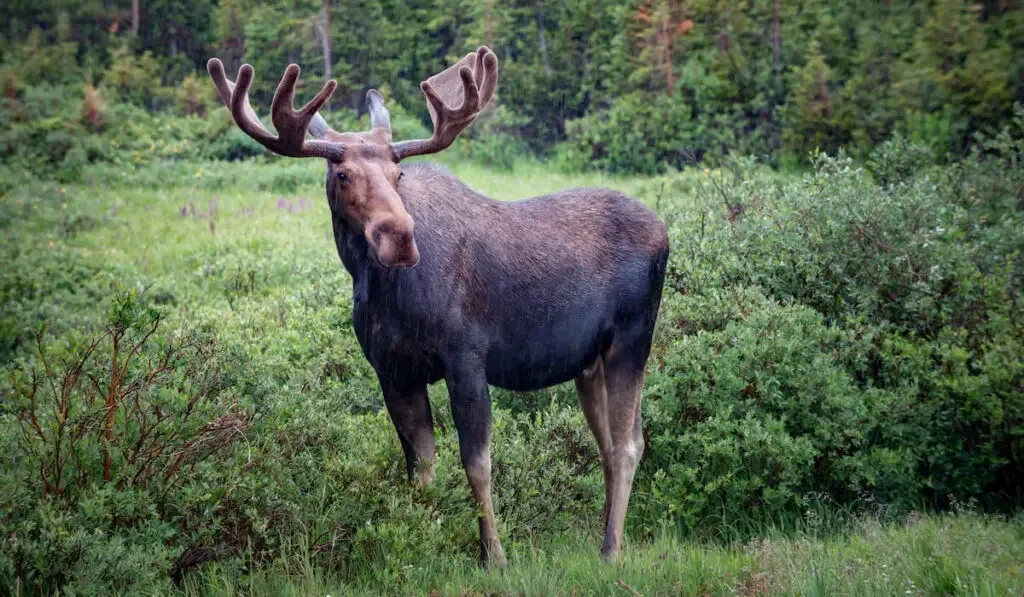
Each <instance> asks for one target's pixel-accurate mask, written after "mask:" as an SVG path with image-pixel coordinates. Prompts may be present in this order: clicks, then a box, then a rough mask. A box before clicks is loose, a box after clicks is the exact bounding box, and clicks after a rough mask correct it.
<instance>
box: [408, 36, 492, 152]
mask: <svg viewBox="0 0 1024 597" xmlns="http://www.w3.org/2000/svg"><path fill="white" fill-rule="evenodd" d="M456 76H457V79H456ZM497 84H498V57H497V56H495V55H494V52H492V51H491V49H490V48H488V47H487V46H481V47H480V49H478V50H477V51H476V52H474V53H472V54H467V55H466V56H465V57H464V58H463V59H462V60H460V61H458V62H457V63H455V64H454V65H452V66H450V67H448V68H447V69H445V70H444V71H442V72H440V73H438V74H436V75H434V76H433V77H431V78H429V79H427V80H426V81H424V82H423V83H421V84H420V89H421V90H422V91H423V95H424V97H425V98H426V99H427V109H428V110H429V112H430V118H431V120H432V121H433V122H434V134H433V136H431V138H430V139H417V140H414V141H401V142H398V143H392V148H393V149H394V152H395V156H396V157H397V158H398V159H400V160H401V159H403V158H406V157H409V156H413V155H423V154H428V153H437V152H438V151H441V150H443V149H445V148H446V147H448V146H449V145H451V144H452V143H453V142H454V141H455V139H456V138H457V137H458V136H459V134H460V133H461V132H462V131H463V130H464V129H465V128H466V127H468V126H469V125H470V124H471V123H472V122H473V121H474V120H475V119H476V117H477V116H479V114H480V111H481V110H482V109H483V108H484V106H486V105H487V103H488V102H489V101H490V100H491V98H492V97H493V96H494V90H495V88H496V87H497ZM460 96H461V97H460ZM460 100H461V102H460ZM453 104H454V105H457V107H454V108H453V107H451V106H452V105H453Z"/></svg>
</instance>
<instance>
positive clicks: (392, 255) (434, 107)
mask: <svg viewBox="0 0 1024 597" xmlns="http://www.w3.org/2000/svg"><path fill="white" fill-rule="evenodd" d="M207 69H208V70H209V72H210V76H211V77H212V78H213V82H214V84H215V85H216V86H217V92H218V93H219V94H220V97H221V99H222V100H223V101H224V104H225V105H226V106H228V108H229V109H230V110H231V116H232V117H233V118H234V120H235V123H236V124H238V127H239V128H240V129H242V131H244V132H245V133H246V134H247V135H249V136H250V137H252V138H253V139H255V140H256V141H258V142H259V143H260V144H262V145H263V146H264V147H266V148H267V149H269V150H270V151H273V152H274V153H278V154H280V155H283V156H288V157H293V158H323V159H325V160H327V180H328V183H327V188H328V200H329V201H330V203H331V206H332V208H333V209H337V210H338V211H339V212H340V213H343V214H344V217H345V218H346V219H347V220H348V221H349V224H350V225H351V226H353V227H354V228H355V229H356V230H359V231H361V232H362V234H363V236H364V237H365V238H366V242H367V243H369V245H370V247H372V249H373V254H374V255H375V257H376V259H377V260H378V262H379V263H380V264H381V265H383V266H384V267H412V266H415V265H416V264H417V263H418V262H419V259H420V253H419V248H418V247H417V246H416V238H415V235H414V227H415V222H414V221H413V219H412V217H410V216H409V214H408V213H407V212H406V210H405V207H404V206H403V204H402V200H401V198H400V197H399V195H398V192H397V186H398V181H399V179H400V178H401V177H402V171H401V169H400V168H399V167H398V163H399V162H401V161H402V160H403V159H405V158H407V157H410V156H415V155H426V154H431V153H437V152H439V151H442V150H444V149H445V148H447V147H448V146H449V145H451V144H452V142H453V141H455V139H456V137H458V136H459V133H461V132H462V130H463V129H465V128H466V127H468V126H469V125H470V124H471V123H472V122H473V121H474V120H476V117H477V116H478V115H479V114H480V112H481V110H482V109H483V108H484V107H485V106H486V105H487V103H488V102H489V101H491V97H492V96H493V95H494V89H495V87H496V86H497V83H498V59H497V57H496V56H495V55H494V52H492V51H491V50H490V49H489V48H487V47H481V48H480V49H479V50H477V51H476V52H473V53H470V54H467V55H466V56H465V57H464V58H462V60H460V61H458V62H457V63H455V64H454V65H452V66H451V67H449V68H447V69H446V70H444V71H442V72H440V73H438V74H436V75H434V76H433V77H430V78H429V79H427V80H426V81H424V82H423V83H421V84H420V89H421V90H422V91H423V95H424V96H425V97H426V98H427V109H428V110H429V111H430V118H431V120H433V123H434V133H433V135H432V136H431V137H430V138H429V139H416V140H411V141H398V142H395V141H393V140H392V139H391V117H390V115H389V114H388V110H387V108H385V107H384V97H383V96H382V95H381V94H380V93H379V92H378V91H377V90H376V89H371V90H370V91H369V92H367V94H366V106H367V109H368V111H369V114H370V130H369V131H364V132H356V133H353V132H338V131H336V130H334V129H332V128H331V127H330V126H329V125H328V124H327V122H326V121H325V120H324V118H323V117H322V116H320V114H319V111H320V108H322V107H323V105H324V104H325V103H326V102H327V100H328V99H330V97H331V94H333V93H334V89H335V88H336V87H337V83H336V82H335V81H333V80H332V81H328V82H327V83H326V84H325V85H324V87H323V89H321V90H320V92H319V93H318V94H316V96H315V97H314V98H313V99H311V100H310V101H309V102H308V103H307V104H306V105H304V106H302V107H301V108H299V109H298V110H296V109H295V106H294V96H295V83H296V81H297V80H298V78H299V72H300V69H299V66H298V65H297V64H291V65H289V66H288V68H286V69H285V71H284V76H283V77H282V78H281V82H280V83H278V85H277V91H275V92H274V99H273V101H272V102H271V105H270V114H271V121H272V122H273V123H274V128H275V129H277V135H276V136H275V135H273V134H271V133H270V132H269V131H267V129H266V128H265V127H264V126H263V124H262V123H261V122H260V119H259V117H258V116H257V115H256V112H255V111H254V110H253V109H252V106H251V105H250V104H249V86H250V85H251V84H252V78H253V69H252V66H250V65H248V64H245V65H243V66H242V68H241V69H239V71H238V78H237V80H236V81H235V82H234V83H232V82H231V81H230V80H228V78H227V76H226V75H225V74H224V64H223V63H221V61H220V60H219V59H217V58H213V59H211V60H210V61H209V63H208V64H207ZM453 106H454V107H453ZM307 133H308V134H309V135H311V136H312V137H313V139H306V135H307Z"/></svg>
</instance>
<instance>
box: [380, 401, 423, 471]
mask: <svg viewBox="0 0 1024 597" xmlns="http://www.w3.org/2000/svg"><path fill="white" fill-rule="evenodd" d="M381 388H382V389H383V391H384V404H385V405H386V406H387V408H388V414H389V415H390V416H391V422H392V423H394V424H395V430H396V431H397V432H398V439H399V441H400V442H401V443H402V451H403V452H405V465H406V473H407V474H408V476H409V481H410V482H413V481H415V482H416V483H417V484H418V485H420V486H421V487H423V486H426V485H429V484H430V483H431V482H432V481H433V480H434V460H435V452H436V449H435V446H434V421H433V417H432V416H431V412H430V399H429V398H428V397H427V387H426V386H422V387H418V388H416V389H413V390H405V391H402V390H398V389H397V388H395V387H392V386H391V385H390V384H387V383H381Z"/></svg>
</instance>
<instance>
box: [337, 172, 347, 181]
mask: <svg viewBox="0 0 1024 597" xmlns="http://www.w3.org/2000/svg"><path fill="white" fill-rule="evenodd" d="M337 177H338V182H348V175H347V174H345V173H344V172H342V171H341V170H338V172H337Z"/></svg>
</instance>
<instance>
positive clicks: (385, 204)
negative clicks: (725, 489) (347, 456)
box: [207, 46, 669, 567]
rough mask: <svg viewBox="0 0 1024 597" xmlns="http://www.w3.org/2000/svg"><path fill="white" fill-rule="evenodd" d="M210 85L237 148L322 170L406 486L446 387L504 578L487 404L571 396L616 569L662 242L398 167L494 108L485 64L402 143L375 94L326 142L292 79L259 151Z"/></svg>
mask: <svg viewBox="0 0 1024 597" xmlns="http://www.w3.org/2000/svg"><path fill="white" fill-rule="evenodd" d="M207 67H208V70H209V73H210V76H211V78H212V79H213V82H214V84H215V85H216V87H217V91H218V92H219V94H220V98H221V99H222V100H223V102H224V104H225V105H226V106H227V107H228V109H229V110H230V112H231V116H232V117H233V118H234V121H235V123H236V124H237V125H238V127H239V128H241V129H242V130H243V131H244V132H245V133H246V134H248V135H249V136H250V137H252V138H253V139H255V140H256V141H258V142H259V143H261V144H262V145H263V146H265V147H266V148H267V149H269V150H270V151H272V152H274V153H277V154H280V155H283V156H288V157H295V158H310V157H315V158H322V159H324V160H325V161H326V163H327V180H326V191H327V202H328V205H329V207H330V212H331V223H332V225H333V229H334V240H335V243H336V245H337V250H338V255H339V256H340V257H341V262H342V263H343V264H344V266H345V269H347V270H348V272H349V274H350V275H351V277H352V300H353V303H354V304H353V316H352V321H353V327H354V328H355V333H356V336H357V338H358V341H359V344H360V346H361V348H362V351H363V354H364V355H365V357H366V358H367V360H368V361H369V362H370V364H371V365H372V366H373V368H374V370H375V372H376V374H377V377H378V381H379V384H380V388H381V391H382V393H383V396H384V403H385V405H386V407H387V410H388V413H389V415H390V417H391V420H392V422H393V423H394V426H395V429H396V430H397V432H398V439H399V442H400V443H401V445H402V450H403V451H404V453H405V458H406V466H407V473H408V477H409V481H410V482H416V483H420V484H424V485H425V484H428V483H430V482H431V481H432V480H433V478H434V460H435V445H434V429H433V419H432V415H431V410H430V402H429V401H428V398H427V386H428V385H430V384H433V383H436V382H438V381H440V380H444V381H445V384H446V385H447V388H448V393H449V397H450V401H451V412H452V418H453V420H454V423H455V428H456V431H457V433H458V441H459V453H460V456H461V460H462V465H463V467H464V468H465V471H466V477H467V478H468V481H469V485H470V489H471V493H472V495H473V499H474V500H475V501H476V505H477V507H478V508H479V511H480V518H479V525H480V549H481V560H482V564H483V565H484V566H495V567H504V566H505V553H504V550H503V548H502V546H501V541H500V540H499V538H498V533H497V528H496V525H495V518H494V507H493V505H492V501H491V487H490V481H491V456H490V447H491V402H490V395H489V392H488V386H489V385H493V386H497V387H500V388H506V389H510V390H514V391H532V390H538V389H541V388H545V387H550V386H553V385H556V384H560V383H565V382H568V381H570V380H574V381H575V386H576V391H577V394H578V396H579V401H580V404H581V407H582V409H583V412H584V415H585V418H586V421H587V424H588V426H589V427H590V429H591V431H592V432H593V434H594V437H595V438H596V439H597V446H598V453H599V455H600V461H601V470H602V472H603V473H604V487H605V503H604V513H603V516H604V518H603V520H604V523H605V531H604V542H603V544H602V546H601V555H602V556H603V557H604V558H605V559H606V560H612V559H614V558H616V557H617V556H618V554H619V553H620V551H621V546H622V535H623V524H624V521H625V516H626V507H627V504H628V502H629V496H630V492H631V491H632V486H633V477H634V474H635V472H636V468H637V464H638V463H639V461H640V457H641V455H642V454H643V451H644V439H643V433H642V429H641V418H640V395H641V391H642V388H643V383H644V373H645V368H646V363H647V359H648V356H649V354H650V348H651V341H652V337H653V333H654V324H655V319H656V318H657V315H658V308H659V305H660V303H661V293H662V286H663V281H664V277H665V268H666V262H667V260H668V254H669V246H668V235H667V232H666V229H665V226H664V224H663V223H662V222H661V221H660V220H659V219H658V217H657V216H656V215H655V214H654V212H653V211H651V210H650V209H649V208H648V207H646V206H645V205H644V204H643V203H641V202H639V201H637V200H635V199H632V198H630V197H627V196H626V195H623V194H621V193H618V192H615V191H611V190H604V189H572V190H567V191H563V192H559V193H555V194H552V195H547V196H544V197H536V198H532V199H525V200H522V201H517V202H506V201H497V200H493V199H489V198H488V197H485V196H483V195H481V194H479V193H476V192H474V191H473V190H472V189H470V188H469V187H467V186H466V185H464V184H463V183H462V182H461V181H459V179H457V178H456V177H455V176H454V175H452V174H450V173H449V172H447V171H446V170H444V169H443V168H441V167H439V166H435V165H432V164H428V163H411V164H402V161H403V160H404V159H406V158H409V157H412V156H417V155H426V154H432V153H437V152H440V151H442V150H444V149H445V148H447V147H448V146H450V145H451V144H452V143H453V142H454V141H455V139H456V138H457V137H458V136H459V134H460V133H461V132H462V130H463V129H465V128H466V127H468V126H469V125H470V123H472V122H473V121H474V120H475V119H476V117H477V116H478V115H479V114H480V113H481V111H482V109H483V108H484V107H486V105H487V103H488V102H489V101H490V100H491V98H492V96H493V95H494V91H495V87H496V86H497V82H498V59H497V56H495V54H494V52H492V51H491V50H490V49H489V48H487V47H486V46H482V47H480V48H479V49H478V50H477V51H476V52H472V53H469V54H467V55H466V56H465V57H463V58H462V59H461V60H459V61H458V62H456V63H455V64H454V65H452V66H450V67H449V68H447V69H445V70H443V71H442V72H440V73H438V74H436V75H434V76H432V77H430V78H428V79H427V80H426V81H424V82H423V83H422V84H421V85H420V89H421V91H422V92H423V95H424V97H425V98H426V103H427V109H428V110H429V112H430V117H431V120H432V121H433V134H432V136H431V137H430V138H429V139H419V140H406V141H393V140H392V138H391V123H390V116H389V113H388V111H387V109H386V108H385V106H384V98H383V97H382V96H381V94H380V93H378V92H377V91H376V90H370V91H368V92H367V95H366V106H367V111H368V113H369V116H370V130H369V131H365V132H338V131H335V130H333V129H332V128H331V127H330V126H328V124H327V122H326V121H325V120H324V118H323V117H322V116H321V115H320V114H319V110H320V108H321V107H322V106H323V105H324V103H325V102H326V101H327V100H328V98H330V96H331V94H332V93H333V92H334V89H335V87H336V83H335V82H334V81H329V82H327V84H325V85H324V87H323V89H322V90H321V91H320V92H319V93H317V94H316V96H315V97H314V98H313V99H312V100H310V101H309V103H307V104H306V105H304V106H302V107H301V108H299V109H298V110H296V109H295V107H294V103H293V96H294V94H295V85H296V81H297V79H298V77H299V72H300V71H299V67H298V65H295V64H291V65H289V66H288V67H287V69H285V72H284V76H283V77H282V79H281V81H280V83H279V84H278V86H277V90H276V92H275V93H274V97H273V100H272V103H271V118H272V121H273V123H274V128H275V129H276V135H275V134H272V133H270V132H269V131H268V130H267V129H266V128H265V127H264V126H263V124H262V123H261V122H260V120H259V118H258V117H257V115H256V113H255V112H254V110H253V108H252V107H251V106H250V104H249V99H248V91H249V87H250V85H251V84H252V79H253V69H252V66H250V65H248V64H245V65H243V66H242V67H241V68H240V69H239V71H238V75H237V78H236V80H235V81H234V82H232V81H230V80H229V79H228V78H227V77H226V75H225V72H224V65H223V64H222V63H221V61H220V60H218V59H217V58H213V59H211V60H210V61H209V63H208V65H207ZM307 134H308V135H309V136H310V137H312V138H310V139H307V138H306V136H307Z"/></svg>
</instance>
